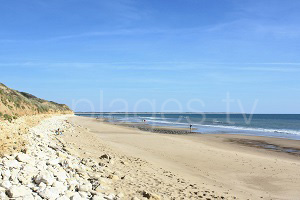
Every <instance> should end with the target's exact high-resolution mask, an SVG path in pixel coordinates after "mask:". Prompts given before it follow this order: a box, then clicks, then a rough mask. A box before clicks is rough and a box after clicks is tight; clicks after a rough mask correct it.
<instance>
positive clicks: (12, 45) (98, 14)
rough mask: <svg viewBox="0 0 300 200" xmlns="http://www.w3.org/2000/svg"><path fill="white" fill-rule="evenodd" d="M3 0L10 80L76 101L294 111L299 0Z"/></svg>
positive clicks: (82, 105)
mask: <svg viewBox="0 0 300 200" xmlns="http://www.w3.org/2000/svg"><path fill="white" fill-rule="evenodd" d="M0 3H1V6H0V70H1V71H0V82H3V83H4V84H6V85H7V86H8V87H10V88H14V89H17V90H20V91H26V92H29V93H31V94H34V95H36V96H38V97H41V98H44V99H47V100H53V101H56V102H59V103H65V104H67V105H69V106H70V107H71V108H72V109H74V110H75V111H141V112H142V111H148V112H149V111H165V112H172V111H173V112H180V111H186V112H226V111H229V112H249V113H252V112H253V113H300V106H299V99H300V78H299V77H300V12H299V10H300V1H299V0H284V1H283V0H172V1H171V0H165V1H162V0H151V1H150V0H148V1H146V0H114V1H108V0H64V1H61V0H51V1H49V0H48V1H46V0H30V1H24V0H11V1H4V0H0ZM226 99H227V100H228V99H229V101H227V100H226Z"/></svg>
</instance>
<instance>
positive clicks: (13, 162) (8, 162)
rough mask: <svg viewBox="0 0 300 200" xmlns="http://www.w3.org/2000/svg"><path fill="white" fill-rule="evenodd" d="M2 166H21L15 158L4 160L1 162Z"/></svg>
mask: <svg viewBox="0 0 300 200" xmlns="http://www.w3.org/2000/svg"><path fill="white" fill-rule="evenodd" d="M3 164H4V166H6V167H8V168H16V169H18V168H20V167H21V163H19V162H18V161H17V160H6V161H4V162H3Z"/></svg>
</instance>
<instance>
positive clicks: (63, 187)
mask: <svg viewBox="0 0 300 200" xmlns="http://www.w3.org/2000/svg"><path fill="white" fill-rule="evenodd" d="M52 186H53V187H54V188H57V190H58V191H59V193H60V194H63V193H64V192H65V191H66V190H67V189H68V187H67V186H66V185H64V183H62V182H59V181H55V182H54V183H53V185H52Z"/></svg>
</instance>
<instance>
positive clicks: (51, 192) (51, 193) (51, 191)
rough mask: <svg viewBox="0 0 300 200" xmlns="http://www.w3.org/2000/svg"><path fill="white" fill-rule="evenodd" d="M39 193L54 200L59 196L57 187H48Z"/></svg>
mask: <svg viewBox="0 0 300 200" xmlns="http://www.w3.org/2000/svg"><path fill="white" fill-rule="evenodd" d="M39 195H40V196H41V197H43V198H45V199H49V200H52V199H53V200H55V199H57V198H58V197H59V191H58V189H57V188H53V187H49V188H46V189H45V190H43V191H42V192H40V193H39Z"/></svg>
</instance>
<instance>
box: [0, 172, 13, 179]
mask: <svg viewBox="0 0 300 200" xmlns="http://www.w3.org/2000/svg"><path fill="white" fill-rule="evenodd" d="M2 176H3V180H8V179H9V178H10V176H11V173H10V170H5V171H3V172H2Z"/></svg>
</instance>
